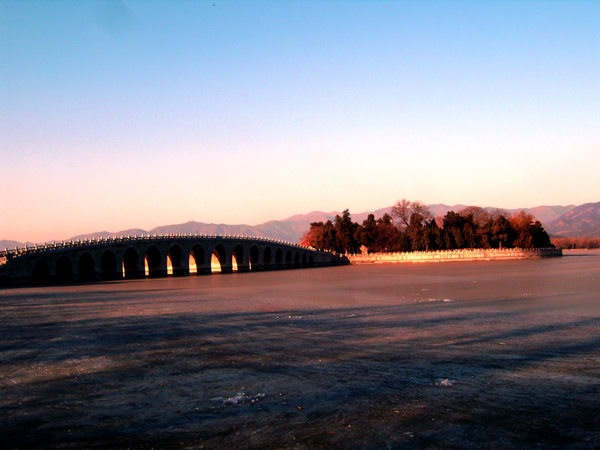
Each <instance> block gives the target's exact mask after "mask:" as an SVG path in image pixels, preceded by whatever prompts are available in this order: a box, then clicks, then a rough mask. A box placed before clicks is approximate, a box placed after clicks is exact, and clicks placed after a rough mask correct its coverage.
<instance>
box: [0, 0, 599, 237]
mask: <svg viewBox="0 0 600 450" xmlns="http://www.w3.org/2000/svg"><path fill="white" fill-rule="evenodd" d="M599 80H600V2H594V1H587V2H575V1H571V2H560V1H550V2H536V1H523V2H516V1H512V2H511V1H507V2H500V1H497V2H484V1H473V2H460V1H452V2H450V1H431V2H427V1H425V2H416V1H397V2H393V1H387V2H384V1H379V2H378V1H363V2H359V1H345V2H342V1H321V2H317V1H255V2H242V1H220V0H212V1H179V2H167V1H122V2H121V1H87V2H86V1H51V2H47V1H39V2H36V1H22V2H18V1H9V0H4V1H2V2H0V102H1V105H2V107H1V108H0V146H1V147H0V152H1V153H0V176H1V179H2V183H1V185H0V189H1V191H0V209H1V210H2V211H3V213H2V214H1V217H0V239H14V240H20V241H27V240H28V241H43V240H53V239H66V238H69V237H71V236H73V235H76V234H80V233H87V232H94V231H103V230H107V231H113V232H114V231H118V230H122V229H126V228H133V227H139V228H144V229H150V228H153V227H155V226H159V225H166V224H171V223H181V222H186V221H189V220H196V221H200V222H216V223H231V224H235V223H246V224H251V225H253V224H258V223H262V222H265V221H268V220H271V219H283V218H285V217H288V216H291V215H293V214H297V213H306V212H309V211H313V210H322V211H331V210H342V209H344V208H349V209H350V211H351V212H356V213H358V212H363V211H367V210H372V209H377V208H381V207H385V206H390V205H392V204H393V203H394V202H395V201H397V200H399V199H402V198H408V199H411V200H421V201H423V202H425V203H429V204H433V203H446V204H456V203H462V204H473V205H479V206H495V207H503V208H521V207H531V206H539V205H567V204H581V203H586V202H592V201H593V202H596V201H599V200H600V198H599V197H600V177H599V176H598V172H599V168H600V131H599V130H600V126H599V125H600V81H599Z"/></svg>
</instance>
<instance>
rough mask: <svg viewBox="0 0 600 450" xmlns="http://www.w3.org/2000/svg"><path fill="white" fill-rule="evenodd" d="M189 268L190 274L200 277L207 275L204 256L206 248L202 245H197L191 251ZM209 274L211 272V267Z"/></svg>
mask: <svg viewBox="0 0 600 450" xmlns="http://www.w3.org/2000/svg"><path fill="white" fill-rule="evenodd" d="M188 260H189V267H190V273H196V274H198V275H200V274H202V273H206V272H207V270H206V261H205V255H204V248H202V246H201V245H200V244H195V245H194V246H193V247H192V250H191V251H190V257H189V258H188ZM208 272H210V267H209V270H208Z"/></svg>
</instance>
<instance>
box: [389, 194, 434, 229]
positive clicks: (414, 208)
mask: <svg viewBox="0 0 600 450" xmlns="http://www.w3.org/2000/svg"><path fill="white" fill-rule="evenodd" d="M413 214H419V215H421V217H422V218H423V221H425V220H429V219H432V218H433V215H432V214H431V212H430V211H429V208H428V207H427V205H426V204H425V203H423V202H420V201H418V200H417V201H414V202H411V201H410V200H406V199H405V198H403V199H402V200H398V201H397V202H396V204H395V205H394V206H392V217H393V218H394V219H395V220H396V221H397V222H398V223H399V225H400V226H401V227H402V226H404V227H408V225H409V224H410V218H411V217H412V215H413Z"/></svg>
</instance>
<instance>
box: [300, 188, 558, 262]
mask: <svg viewBox="0 0 600 450" xmlns="http://www.w3.org/2000/svg"><path fill="white" fill-rule="evenodd" d="M302 243H303V244H304V245H307V246H311V247H314V248H316V249H319V250H329V251H334V252H336V253H359V252H364V251H368V252H370V253H374V252H380V253H389V252H409V251H423V250H425V251H430V250H454V249H466V248H527V249H529V248H547V247H553V245H552V244H551V242H550V236H549V235H548V233H547V232H546V230H544V227H543V226H542V224H541V223H540V222H539V221H537V220H535V218H534V217H533V216H532V215H531V214H528V213H526V212H525V211H520V212H519V213H517V214H514V215H512V216H509V214H508V213H507V212H506V211H503V210H493V211H488V210H486V209H484V208H480V207H478V206H469V207H467V208H465V209H463V210H461V211H459V212H454V211H449V212H448V213H447V214H446V215H445V216H443V217H437V218H434V217H432V215H431V213H430V212H429V209H428V208H427V206H426V205H425V204H424V203H422V202H419V201H409V200H406V199H403V200H399V201H398V202H396V204H395V205H394V206H393V207H392V210H391V214H387V213H386V214H384V215H383V216H382V217H380V218H379V219H375V216H374V215H373V214H369V216H368V217H367V219H366V220H364V221H363V223H362V224H358V223H355V222H353V221H352V218H351V216H350V211H348V209H346V210H344V212H343V213H342V215H341V216H340V215H337V216H336V217H335V219H334V220H333V222H332V221H331V220H328V221H326V222H313V223H311V224H310V229H309V230H308V231H307V232H306V233H305V234H304V236H303V239H302Z"/></svg>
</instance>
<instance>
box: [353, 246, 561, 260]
mask: <svg viewBox="0 0 600 450" xmlns="http://www.w3.org/2000/svg"><path fill="white" fill-rule="evenodd" d="M560 256H563V251H562V249H560V248H536V249H521V248H508V249H461V250H436V251H430V252H427V251H425V252H398V253H370V254H360V255H347V258H348V260H349V262H350V264H397V263H425V262H448V261H495V260H506V259H528V258H555V257H560Z"/></svg>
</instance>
